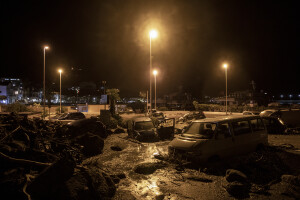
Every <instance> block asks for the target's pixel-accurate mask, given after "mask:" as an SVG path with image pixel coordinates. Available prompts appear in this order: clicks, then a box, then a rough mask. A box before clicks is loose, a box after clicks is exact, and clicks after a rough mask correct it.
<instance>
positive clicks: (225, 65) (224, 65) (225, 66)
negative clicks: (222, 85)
mask: <svg viewBox="0 0 300 200" xmlns="http://www.w3.org/2000/svg"><path fill="white" fill-rule="evenodd" d="M223 67H224V68H225V81H226V108H225V109H226V115H227V67H228V65H227V64H226V63H224V64H223Z"/></svg>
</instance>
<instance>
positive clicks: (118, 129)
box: [114, 128, 125, 134]
mask: <svg viewBox="0 0 300 200" xmlns="http://www.w3.org/2000/svg"><path fill="white" fill-rule="evenodd" d="M114 133H115V134H117V133H125V130H124V129H122V128H117V129H116V130H115V131H114Z"/></svg>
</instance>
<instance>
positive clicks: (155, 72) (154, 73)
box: [153, 70, 157, 110]
mask: <svg viewBox="0 0 300 200" xmlns="http://www.w3.org/2000/svg"><path fill="white" fill-rule="evenodd" d="M153 75H154V91H155V97H154V102H155V103H154V105H155V107H154V108H155V110H156V75H157V70H153Z"/></svg>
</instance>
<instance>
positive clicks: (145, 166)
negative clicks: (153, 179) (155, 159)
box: [134, 163, 165, 174]
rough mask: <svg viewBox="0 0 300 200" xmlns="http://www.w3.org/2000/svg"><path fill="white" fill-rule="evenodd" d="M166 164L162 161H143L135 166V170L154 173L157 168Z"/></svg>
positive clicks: (139, 172)
mask: <svg viewBox="0 0 300 200" xmlns="http://www.w3.org/2000/svg"><path fill="white" fill-rule="evenodd" d="M164 166H165V165H164V164H162V163H141V164H139V165H137V166H135V168H134V172H136V173H138V174H152V173H154V172H155V171H156V170H157V169H161V168H163V167H164Z"/></svg>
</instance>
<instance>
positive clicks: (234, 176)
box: [225, 169, 247, 183]
mask: <svg viewBox="0 0 300 200" xmlns="http://www.w3.org/2000/svg"><path fill="white" fill-rule="evenodd" d="M225 178H226V180H227V181H228V182H234V181H237V182H240V183H245V182H247V176H246V175H245V174H244V173H243V172H241V171H238V170H235V169H228V170H227V171H226V176H225Z"/></svg>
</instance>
